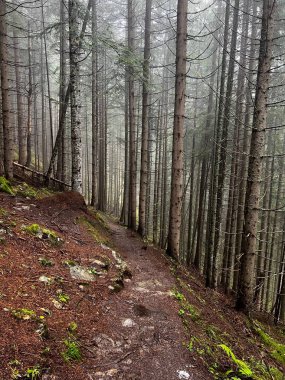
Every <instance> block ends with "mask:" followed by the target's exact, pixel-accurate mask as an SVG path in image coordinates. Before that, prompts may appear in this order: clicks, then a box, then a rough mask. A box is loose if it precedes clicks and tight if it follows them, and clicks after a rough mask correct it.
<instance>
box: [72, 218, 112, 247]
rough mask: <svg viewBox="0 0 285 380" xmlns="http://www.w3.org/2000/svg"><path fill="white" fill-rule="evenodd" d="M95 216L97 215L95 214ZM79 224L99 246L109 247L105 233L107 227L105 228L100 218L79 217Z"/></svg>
mask: <svg viewBox="0 0 285 380" xmlns="http://www.w3.org/2000/svg"><path fill="white" fill-rule="evenodd" d="M96 215H97V213H96ZM79 222H80V224H81V225H83V226H85V227H86V228H87V230H88V231H89V233H90V234H91V235H92V237H93V238H94V240H95V241H96V242H97V243H99V244H104V245H110V244H109V243H110V242H109V238H108V236H107V235H108V233H107V226H105V224H104V223H102V221H101V219H100V218H97V216H95V218H94V219H93V218H92V219H91V218H86V217H80V218H79Z"/></svg>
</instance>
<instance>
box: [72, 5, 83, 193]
mask: <svg viewBox="0 0 285 380" xmlns="http://www.w3.org/2000/svg"><path fill="white" fill-rule="evenodd" d="M79 50H80V44H79V7H78V3H77V1H76V0H69V57H70V114H71V156H72V176H71V185H72V190H73V191H77V192H78V193H80V194H82V157H81V154H82V143H81V121H80V117H79V109H80V105H79V99H80V90H79V53H80V52H79Z"/></svg>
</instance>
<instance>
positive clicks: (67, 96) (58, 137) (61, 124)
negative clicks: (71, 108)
mask: <svg viewBox="0 0 285 380" xmlns="http://www.w3.org/2000/svg"><path fill="white" fill-rule="evenodd" d="M91 4H92V0H89V2H88V6H87V10H86V13H85V17H84V20H83V24H82V28H81V33H80V35H78V36H77V40H76V44H77V45H78V48H77V50H80V49H81V47H82V40H83V37H84V33H85V30H86V26H87V22H88V20H89V11H90V8H91ZM71 87H72V83H71V81H69V83H68V86H67V89H66V92H65V96H64V103H63V106H62V112H61V114H60V120H59V125H58V131H57V135H56V140H55V144H54V147H53V150H52V155H51V159H50V163H49V167H48V170H47V173H46V175H47V178H50V176H51V174H52V170H53V167H54V164H55V160H56V156H57V153H58V148H59V145H60V143H61V139H62V130H63V128H64V122H65V116H66V111H67V108H68V104H69V99H70V95H71ZM71 139H72V136H71Z"/></svg>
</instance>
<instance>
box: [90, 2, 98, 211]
mask: <svg viewBox="0 0 285 380" xmlns="http://www.w3.org/2000/svg"><path fill="white" fill-rule="evenodd" d="M96 8H97V0H93V2H92V197H91V205H92V206H95V205H96V202H97V196H96V189H97V184H96V172H97V149H96V148H97V139H98V124H97V119H98V117H97V112H98V106H97V105H98V99H97V90H98V86H97V62H98V59H97V9H96Z"/></svg>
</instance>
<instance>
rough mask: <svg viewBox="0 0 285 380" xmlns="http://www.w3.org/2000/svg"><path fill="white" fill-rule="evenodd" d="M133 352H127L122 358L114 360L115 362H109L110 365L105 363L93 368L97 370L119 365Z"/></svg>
mask: <svg viewBox="0 0 285 380" xmlns="http://www.w3.org/2000/svg"><path fill="white" fill-rule="evenodd" d="M132 353H133V352H132V351H129V352H127V353H126V354H125V355H124V356H122V357H121V358H119V359H117V360H114V361H113V362H108V363H103V364H97V365H96V366H95V367H93V368H94V369H95V368H98V367H108V366H111V365H113V364H118V363H120V362H122V361H123V360H125V359H126V358H127V357H128V356H130V355H131V354H132Z"/></svg>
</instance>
